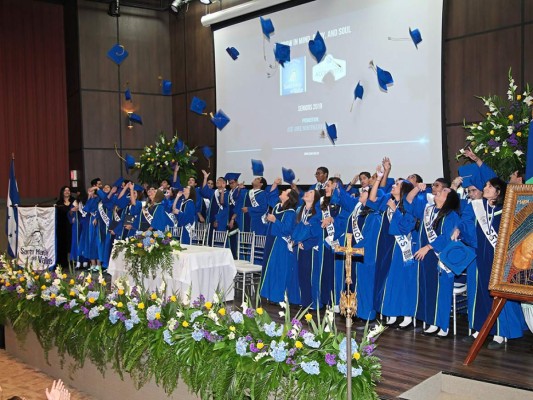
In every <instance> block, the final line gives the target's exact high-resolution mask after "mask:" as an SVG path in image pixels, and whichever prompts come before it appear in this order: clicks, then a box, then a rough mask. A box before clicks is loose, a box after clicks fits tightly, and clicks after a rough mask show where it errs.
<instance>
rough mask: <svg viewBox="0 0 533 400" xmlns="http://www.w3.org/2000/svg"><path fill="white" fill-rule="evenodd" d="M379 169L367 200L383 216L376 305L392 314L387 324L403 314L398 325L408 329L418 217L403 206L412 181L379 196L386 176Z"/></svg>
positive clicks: (414, 295)
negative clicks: (414, 239)
mask: <svg viewBox="0 0 533 400" xmlns="http://www.w3.org/2000/svg"><path fill="white" fill-rule="evenodd" d="M377 172H378V178H377V179H376V183H375V184H374V186H373V187H372V189H371V191H370V196H369V200H368V201H367V205H368V206H369V207H370V208H372V209H374V210H375V211H378V212H380V213H382V215H383V218H382V226H381V232H380V238H379V241H378V249H377V254H378V258H377V263H376V287H375V296H376V298H375V300H376V301H375V304H374V305H375V307H376V311H378V312H379V313H381V314H382V315H384V316H387V317H389V318H388V320H387V325H392V324H394V323H396V319H397V317H399V316H403V317H404V319H403V321H402V322H401V323H400V325H399V327H400V328H401V329H405V328H408V327H409V326H410V325H411V324H412V322H413V317H414V316H415V314H416V307H417V299H418V261H417V260H415V259H414V257H413V254H414V253H415V252H416V251H417V250H418V245H417V243H416V242H415V241H413V240H412V235H413V232H415V228H416V220H415V218H414V217H413V216H412V215H411V214H408V213H406V210H405V208H404V201H405V197H406V196H407V194H408V193H409V192H410V191H411V190H412V189H413V185H412V184H411V183H410V182H409V181H405V180H398V181H397V182H396V183H395V184H394V185H392V189H391V192H390V196H387V195H385V196H382V197H381V198H380V199H377V186H379V182H380V181H381V179H382V176H383V172H382V170H381V167H380V168H378V171H377ZM375 199H377V201H376V200H375ZM387 236H388V237H387Z"/></svg>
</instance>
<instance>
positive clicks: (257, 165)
mask: <svg viewBox="0 0 533 400" xmlns="http://www.w3.org/2000/svg"><path fill="white" fill-rule="evenodd" d="M252 172H253V174H254V175H255V176H263V173H264V172H265V167H263V162H262V161H261V160H254V159H252Z"/></svg>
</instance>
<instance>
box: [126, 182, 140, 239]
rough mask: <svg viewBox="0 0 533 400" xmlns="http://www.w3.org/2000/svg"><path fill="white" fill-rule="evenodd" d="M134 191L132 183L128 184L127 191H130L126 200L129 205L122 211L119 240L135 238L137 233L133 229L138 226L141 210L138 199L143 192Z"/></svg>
mask: <svg viewBox="0 0 533 400" xmlns="http://www.w3.org/2000/svg"><path fill="white" fill-rule="evenodd" d="M135 189H136V188H135V185H134V184H133V182H130V183H128V190H129V191H130V195H129V197H128V198H129V201H130V203H129V204H128V205H126V207H125V209H124V213H123V215H124V222H123V229H122V236H121V239H125V238H128V237H131V236H135V232H136V231H137V229H136V228H135V227H136V226H139V220H140V218H141V209H142V201H140V200H139V199H140V198H141V197H142V194H143V192H142V191H140V190H135Z"/></svg>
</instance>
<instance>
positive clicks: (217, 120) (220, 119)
mask: <svg viewBox="0 0 533 400" xmlns="http://www.w3.org/2000/svg"><path fill="white" fill-rule="evenodd" d="M229 121H230V119H229V117H228V116H227V115H226V114H224V111H222V110H218V111H217V113H216V114H215V115H213V116H211V122H212V123H213V124H215V126H216V127H217V128H218V129H220V130H222V129H224V127H225V126H226V125H227V124H228V122H229Z"/></svg>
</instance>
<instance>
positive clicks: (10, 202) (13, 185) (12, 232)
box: [6, 160, 20, 257]
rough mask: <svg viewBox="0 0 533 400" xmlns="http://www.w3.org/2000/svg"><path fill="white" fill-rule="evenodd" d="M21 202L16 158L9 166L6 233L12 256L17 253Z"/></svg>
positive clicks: (9, 252)
mask: <svg viewBox="0 0 533 400" xmlns="http://www.w3.org/2000/svg"><path fill="white" fill-rule="evenodd" d="M19 204H20V196H19V188H18V186H17V180H16V178H15V160H11V167H10V168H9V184H8V187H7V212H6V235H7V252H8V254H9V255H10V256H11V257H16V255H17V234H18V210H17V207H13V206H18V205H19Z"/></svg>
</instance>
